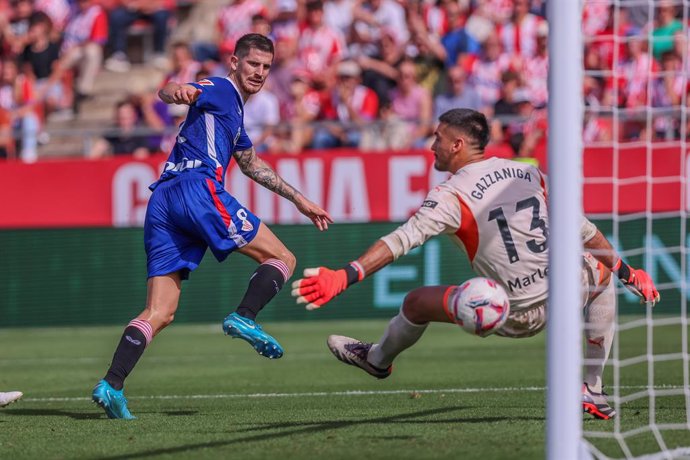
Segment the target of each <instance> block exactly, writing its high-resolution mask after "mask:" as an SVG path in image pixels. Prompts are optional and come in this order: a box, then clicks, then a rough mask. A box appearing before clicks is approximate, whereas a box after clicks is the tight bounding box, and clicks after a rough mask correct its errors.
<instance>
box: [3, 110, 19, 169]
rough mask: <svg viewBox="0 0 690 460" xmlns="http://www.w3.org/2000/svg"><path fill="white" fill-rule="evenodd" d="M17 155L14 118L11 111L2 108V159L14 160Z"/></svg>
mask: <svg viewBox="0 0 690 460" xmlns="http://www.w3.org/2000/svg"><path fill="white" fill-rule="evenodd" d="M15 155H16V154H15V145H14V138H13V137H12V117H11V116H10V112H9V111H7V110H5V109H3V108H0V159H14V158H15Z"/></svg>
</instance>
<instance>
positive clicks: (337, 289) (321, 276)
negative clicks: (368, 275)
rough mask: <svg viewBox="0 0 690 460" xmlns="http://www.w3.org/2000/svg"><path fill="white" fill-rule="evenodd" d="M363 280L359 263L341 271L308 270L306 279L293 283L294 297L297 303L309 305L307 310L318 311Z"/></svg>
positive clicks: (324, 268)
mask: <svg viewBox="0 0 690 460" xmlns="http://www.w3.org/2000/svg"><path fill="white" fill-rule="evenodd" d="M363 278H364V272H363V270H362V268H361V265H359V264H358V263H357V262H353V263H351V264H349V265H347V266H346V267H345V268H341V269H340V270H331V269H330V268H326V267H317V268H307V269H305V270H304V278H302V279H298V280H297V281H295V282H294V283H292V296H293V297H296V298H297V303H305V304H307V305H306V309H307V310H316V309H317V308H320V307H321V306H322V305H324V304H326V303H327V302H329V301H330V300H331V299H332V298H333V297H335V296H337V295H338V294H340V293H341V292H343V291H344V290H345V289H347V288H348V287H349V286H351V285H352V284H354V283H356V282H358V281H360V280H361V279H363Z"/></svg>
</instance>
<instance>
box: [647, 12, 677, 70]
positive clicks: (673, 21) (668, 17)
mask: <svg viewBox="0 0 690 460" xmlns="http://www.w3.org/2000/svg"><path fill="white" fill-rule="evenodd" d="M657 13H658V14H657V17H656V27H654V30H653V31H652V54H653V55H654V58H655V59H659V60H660V59H661V56H662V55H663V54H664V53H666V52H667V51H671V50H673V41H674V36H675V34H676V33H677V32H679V31H682V30H683V23H682V22H680V21H679V20H678V19H677V18H676V6H675V4H674V3H673V2H672V1H670V0H661V2H659V6H658V7H657Z"/></svg>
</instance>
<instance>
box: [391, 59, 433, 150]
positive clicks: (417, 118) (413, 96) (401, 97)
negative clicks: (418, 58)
mask: <svg viewBox="0 0 690 460" xmlns="http://www.w3.org/2000/svg"><path fill="white" fill-rule="evenodd" d="M390 97H391V99H390V100H391V108H392V111H393V114H394V115H395V116H396V117H398V118H399V119H400V120H402V121H404V122H406V123H407V125H408V129H409V130H410V132H411V133H412V135H411V137H410V144H409V145H407V146H406V147H422V146H423V145H424V143H425V142H426V139H427V136H428V135H429V133H430V131H431V123H432V100H431V93H430V92H429V90H427V89H426V88H424V87H422V86H420V85H419V83H418V82H417V72H416V69H415V65H414V62H413V61H411V60H409V59H405V60H403V62H402V63H401V64H400V68H399V77H398V86H397V87H396V88H394V89H393V90H392V91H391V95H390Z"/></svg>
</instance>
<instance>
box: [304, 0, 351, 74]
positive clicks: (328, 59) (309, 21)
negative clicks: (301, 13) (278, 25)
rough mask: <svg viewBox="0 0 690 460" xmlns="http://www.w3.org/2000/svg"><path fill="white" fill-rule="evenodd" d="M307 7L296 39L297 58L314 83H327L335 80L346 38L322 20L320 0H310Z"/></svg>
mask: <svg viewBox="0 0 690 460" xmlns="http://www.w3.org/2000/svg"><path fill="white" fill-rule="evenodd" d="M306 8H307V17H306V23H305V24H303V25H302V30H301V32H300V36H299V41H298V43H297V47H298V48H297V49H298V59H299V61H300V65H301V67H303V68H305V69H307V71H308V72H309V73H310V75H311V78H312V80H313V81H314V82H315V83H317V84H320V85H325V84H326V82H328V81H332V80H333V76H334V75H335V68H336V66H337V65H338V63H339V62H340V61H341V60H342V59H343V57H344V56H345V51H346V48H345V38H344V37H343V36H342V34H341V33H340V31H339V30H337V29H333V28H331V27H329V26H328V25H326V24H325V23H324V22H323V2H322V1H321V0H309V1H308V2H307V6H306Z"/></svg>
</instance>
